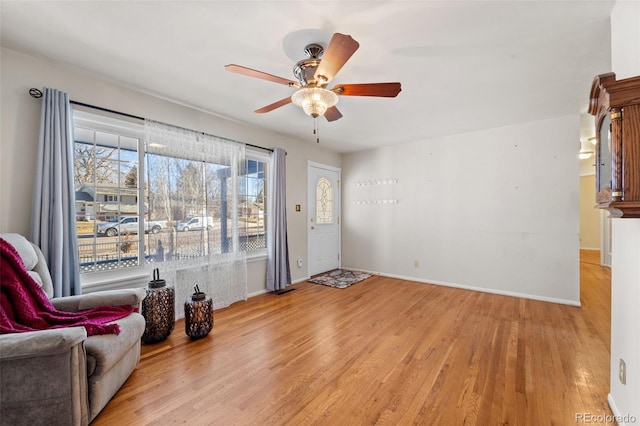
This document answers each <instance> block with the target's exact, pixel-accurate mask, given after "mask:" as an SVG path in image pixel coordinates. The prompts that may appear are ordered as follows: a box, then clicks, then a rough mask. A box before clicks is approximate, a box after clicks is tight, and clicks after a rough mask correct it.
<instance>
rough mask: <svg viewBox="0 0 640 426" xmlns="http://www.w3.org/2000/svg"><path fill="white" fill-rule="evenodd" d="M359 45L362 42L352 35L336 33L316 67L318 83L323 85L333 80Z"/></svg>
mask: <svg viewBox="0 0 640 426" xmlns="http://www.w3.org/2000/svg"><path fill="white" fill-rule="evenodd" d="M359 47H360V43H358V42H357V41H355V40H354V39H353V38H351V36H348V35H344V34H340V33H335V34H334V35H333V36H332V37H331V41H330V42H329V45H328V46H327V50H326V51H325V52H324V55H322V59H321V60H320V65H318V68H317V69H316V73H315V76H314V78H315V79H316V81H318V84H320V85H322V84H326V83H328V82H329V81H331V80H332V79H333V77H335V75H336V74H337V73H338V71H340V68H342V66H343V65H344V64H345V63H346V62H347V61H348V60H349V58H350V57H351V55H353V54H354V53H355V52H356V50H358V48H359Z"/></svg>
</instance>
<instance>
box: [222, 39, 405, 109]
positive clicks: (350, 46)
mask: <svg viewBox="0 0 640 426" xmlns="http://www.w3.org/2000/svg"><path fill="white" fill-rule="evenodd" d="M359 47H360V44H359V43H358V42H357V41H355V40H354V39H353V38H352V37H351V36H349V35H344V34H340V33H335V34H333V36H332V37H331V41H330V42H329V45H328V46H327V49H326V51H324V49H323V47H322V46H321V45H320V44H317V43H313V44H309V45H307V46H306V48H305V49H304V53H305V54H306V56H307V58H306V59H303V60H301V61H298V63H296V65H295V66H294V67H293V74H294V75H295V77H296V78H297V79H298V81H293V80H289V79H286V78H283V77H278V76H275V75H272V74H267V73H265V72H262V71H257V70H254V69H251V68H247V67H243V66H240V65H235V64H229V65H225V69H226V70H227V71H231V72H234V73H237V74H242V75H246V76H249V77H255V78H261V79H263V80H268V81H272V82H274V83H279V84H284V85H286V86H289V87H295V88H297V89H298V90H297V91H296V92H295V93H294V94H293V95H292V96H288V97H286V98H284V99H281V100H279V101H277V102H274V103H272V104H270V105H267V106H265V107H262V108H260V109H257V110H256V111H255V112H257V113H259V114H262V113H265V112H269V111H273V110H274V109H276V108H280V107H281V106H284V105H287V104H289V103H291V102H293V104H295V105H297V106H299V107H301V108H302V109H303V110H304V112H305V113H306V114H307V115H310V116H312V117H314V118H317V117H318V116H320V115H323V116H324V117H325V118H326V119H327V121H335V120H338V119H339V118H341V117H342V114H341V113H340V111H339V110H338V108H336V106H335V105H336V104H337V103H338V96H376V97H386V98H394V97H396V96H397V95H398V93H400V90H402V89H401V87H400V83H365V84H338V85H337V86H334V87H333V88H332V89H327V88H326V87H327V85H328V84H329V82H330V81H331V80H333V78H334V77H335V75H336V74H337V73H338V71H340V69H341V68H342V66H343V65H344V64H345V63H346V62H347V61H348V60H349V58H351V56H352V55H353V54H354V53H355V51H356V50H358V48H359Z"/></svg>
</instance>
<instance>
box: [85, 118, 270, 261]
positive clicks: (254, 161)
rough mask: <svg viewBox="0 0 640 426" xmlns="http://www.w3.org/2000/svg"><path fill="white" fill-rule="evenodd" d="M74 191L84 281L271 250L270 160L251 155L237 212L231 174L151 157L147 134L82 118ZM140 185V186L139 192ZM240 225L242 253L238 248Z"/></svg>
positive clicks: (133, 126)
mask: <svg viewBox="0 0 640 426" xmlns="http://www.w3.org/2000/svg"><path fill="white" fill-rule="evenodd" d="M74 119H75V129H74V130H75V146H74V154H75V156H74V161H75V164H74V166H75V169H74V171H75V190H76V217H77V227H78V246H79V251H80V263H81V264H80V269H81V273H93V272H100V271H110V270H116V269H120V270H122V269H123V268H132V267H140V266H143V265H144V264H145V263H150V262H162V261H167V260H172V259H177V258H192V257H198V256H205V255H208V254H210V253H224V252H228V251H230V250H241V251H247V252H252V253H262V251H264V250H265V248H266V217H265V212H266V194H265V190H266V179H267V169H266V165H267V159H268V157H267V156H266V154H264V153H259V152H251V153H248V154H247V156H246V157H247V159H246V162H245V163H246V165H245V167H244V170H243V173H242V179H241V183H240V184H241V188H240V191H239V193H240V198H239V200H238V202H237V203H235V204H236V205H231V203H229V202H227V197H226V196H225V194H226V193H227V191H228V190H229V188H228V185H229V183H228V182H227V179H226V173H227V169H228V167H227V166H225V165H223V164H215V163H212V162H203V161H199V160H196V159H192V158H189V156H190V153H188V152H185V153H181V154H180V156H179V157H178V156H176V155H175V154H174V155H162V154H159V153H157V152H156V153H154V154H150V153H145V152H144V143H143V139H144V135H143V133H142V132H143V129H142V126H141V125H140V124H138V123H129V122H126V121H124V120H118V119H113V118H107V117H103V116H96V115H93V114H88V113H85V112H82V111H75V113H74ZM139 183H140V184H139ZM231 220H236V221H237V224H238V231H237V232H239V235H238V236H237V237H239V238H237V239H236V240H235V241H238V244H237V245H238V246H239V247H235V248H234V247H231V246H230V244H231V241H232V235H229V232H231V231H230V229H231V227H230V226H228V225H229V223H230V222H229V221H231Z"/></svg>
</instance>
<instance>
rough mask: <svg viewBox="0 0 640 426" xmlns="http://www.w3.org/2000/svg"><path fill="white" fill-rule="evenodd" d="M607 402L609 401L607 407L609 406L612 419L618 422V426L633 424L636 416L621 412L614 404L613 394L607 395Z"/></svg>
mask: <svg viewBox="0 0 640 426" xmlns="http://www.w3.org/2000/svg"><path fill="white" fill-rule="evenodd" d="M607 402H608V403H609V408H611V412H612V413H613V419H611V420H615V422H616V423H617V424H618V426H631V425H632V424H635V423H636V422H637V421H638V419H637V418H636V416H633V415H630V414H622V413H621V412H620V410H619V409H618V406H617V405H616V401H615V400H614V399H613V395H611V394H608V395H607Z"/></svg>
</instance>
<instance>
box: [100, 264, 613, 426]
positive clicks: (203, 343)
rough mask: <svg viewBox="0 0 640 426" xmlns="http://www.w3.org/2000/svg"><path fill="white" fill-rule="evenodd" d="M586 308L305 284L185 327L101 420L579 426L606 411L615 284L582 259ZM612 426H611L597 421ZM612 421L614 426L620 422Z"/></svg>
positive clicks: (425, 290) (466, 294) (441, 290)
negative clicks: (194, 332)
mask: <svg viewBox="0 0 640 426" xmlns="http://www.w3.org/2000/svg"><path fill="white" fill-rule="evenodd" d="M581 276H582V278H581V284H582V285H581V287H582V292H581V293H582V294H581V302H582V307H580V308H577V307H571V306H565V305H557V304H553V303H546V302H538V301H532V300H525V299H518V298H513V297H507V296H498V295H492V294H487V293H478V292H473V291H466V290H460V289H453V288H446V287H441V286H435V285H429V284H421V283H415V282H411V281H403V280H398V279H391V278H384V277H379V276H376V277H372V278H370V279H368V280H366V281H363V282H361V283H358V284H356V285H354V286H352V287H349V288H347V289H344V290H339V289H332V288H329V287H325V286H321V285H316V284H311V283H306V282H305V283H301V284H298V285H296V286H295V288H296V291H293V292H290V293H287V294H284V295H281V296H277V295H273V294H265V295H261V296H257V297H254V298H252V299H249V300H248V301H247V302H241V303H237V304H234V305H233V306H231V307H230V308H227V309H224V310H220V311H216V312H215V315H214V317H215V326H214V329H213V331H212V333H211V334H210V335H209V336H208V337H206V338H204V339H201V340H197V341H191V340H190V339H189V338H188V337H187V336H186V335H185V334H184V323H183V322H182V321H179V322H178V323H177V324H176V329H175V330H174V332H173V333H172V335H171V336H170V337H169V339H167V340H166V341H164V342H161V343H157V344H154V345H143V349H142V359H141V362H140V364H139V366H138V368H137V369H136V371H135V372H134V373H133V375H132V376H131V377H130V378H129V380H128V381H127V383H126V384H125V385H124V386H123V387H122V388H121V389H120V391H119V392H118V393H117V394H116V396H115V397H114V398H113V399H112V401H111V402H110V403H109V404H108V405H107V407H106V408H105V409H104V411H103V412H102V413H101V414H100V415H99V416H98V417H97V419H96V420H95V422H94V424H95V425H112V424H118V425H123V424H133V425H144V424H158V425H164V424H176V423H186V424H191V425H206V424H211V425H310V424H315V425H370V424H385V425H404V424H419V425H463V424H469V425H473V424H475V425H571V424H576V415H577V414H578V413H589V414H591V415H611V412H610V410H609V408H608V405H607V392H608V390H609V336H610V330H609V328H610V325H609V324H610V275H609V270H608V269H607V268H602V267H600V266H599V265H598V258H597V257H596V255H595V254H594V253H592V252H583V253H582V257H581ZM600 424H606V423H600ZM611 424H614V423H611Z"/></svg>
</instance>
